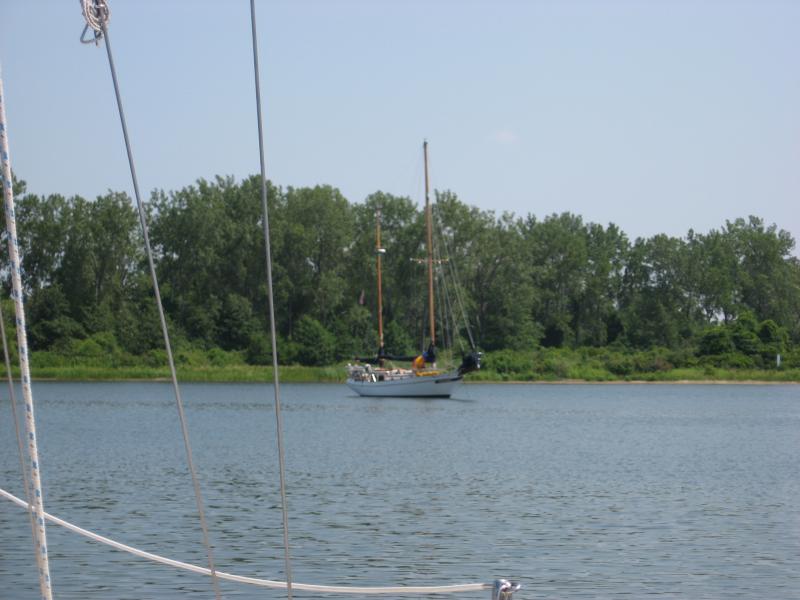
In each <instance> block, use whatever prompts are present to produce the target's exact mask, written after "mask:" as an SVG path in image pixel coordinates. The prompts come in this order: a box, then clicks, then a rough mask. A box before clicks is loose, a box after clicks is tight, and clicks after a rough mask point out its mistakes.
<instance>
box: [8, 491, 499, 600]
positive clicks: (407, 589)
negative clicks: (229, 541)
mask: <svg viewBox="0 0 800 600" xmlns="http://www.w3.org/2000/svg"><path fill="white" fill-rule="evenodd" d="M0 496H2V497H3V498H5V499H7V500H10V501H11V502H13V503H14V504H16V505H18V506H21V507H23V508H25V507H27V506H28V504H27V502H25V501H24V500H22V499H20V498H17V497H16V496H14V495H13V494H10V493H9V492H7V491H5V490H4V489H2V488H0ZM44 517H45V519H47V520H48V521H50V522H51V523H55V524H56V525H60V526H61V527H64V528H65V529H68V530H70V531H72V532H74V533H77V534H79V535H82V536H83V537H85V538H88V539H90V540H94V541H95V542H99V543H101V544H105V545H106V546H110V547H112V548H115V549H117V550H121V551H122V552H128V553H129V554H133V555H134V556H138V557H140V558H145V559H147V560H151V561H153V562H157V563H161V564H162V565H167V566H170V567H175V568H177V569H182V570H184V571H190V572H192V573H197V574H199V575H211V571H210V570H209V569H207V568H205V567H199V566H197V565H193V564H190V563H185V562H182V561H179V560H173V559H171V558H166V557H164V556H159V555H158V554H153V553H152V552H145V551H144V550H139V549H138V548H134V547H133V546H128V545H127V544H122V543H120V542H116V541H114V540H112V539H110V538H107V537H104V536H102V535H98V534H96V533H93V532H91V531H89V530H87V529H83V528H82V527H78V526H77V525H74V524H72V523H69V522H67V521H64V520H63V519H59V518H58V517H55V516H53V515H51V514H48V513H44ZM216 577H218V578H219V579H224V580H226V581H235V582H237V583H244V584H248V585H254V586H259V587H266V588H272V589H287V588H288V585H287V582H285V581H274V580H272V579H259V578H256V577H247V576H244V575H234V574H233V573H226V572H224V571H216ZM501 581H502V580H501ZM494 585H495V584H494V583H464V584H457V585H429V586H424V585H423V586H420V585H417V586H394V587H372V586H367V587H365V586H353V587H350V586H343V585H314V584H309V583H293V584H292V588H293V589H295V590H301V591H305V592H320V593H330V594H452V593H457V592H478V591H482V590H491V589H493V587H494Z"/></svg>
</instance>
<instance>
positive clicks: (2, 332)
mask: <svg viewBox="0 0 800 600" xmlns="http://www.w3.org/2000/svg"><path fill="white" fill-rule="evenodd" d="M0 336H2V337H3V359H4V360H5V366H6V375H7V379H8V397H9V400H10V401H11V418H13V419H14V433H15V434H16V437H17V453H18V454H19V470H20V473H22V487H23V488H24V489H25V498H26V499H27V500H28V518H29V520H30V522H31V537H32V539H33V553H34V555H36V566H37V568H39V569H41V568H42V560H41V557H40V556H39V552H37V550H36V524H35V521H34V519H33V503H32V502H31V482H30V478H29V477H28V469H27V468H26V467H25V450H24V448H23V444H22V432H20V430H19V417H18V416H17V395H16V394H15V393H14V376H13V375H12V374H11V358H10V357H9V355H8V338H7V337H6V325H5V318H4V317H3V310H2V308H0Z"/></svg>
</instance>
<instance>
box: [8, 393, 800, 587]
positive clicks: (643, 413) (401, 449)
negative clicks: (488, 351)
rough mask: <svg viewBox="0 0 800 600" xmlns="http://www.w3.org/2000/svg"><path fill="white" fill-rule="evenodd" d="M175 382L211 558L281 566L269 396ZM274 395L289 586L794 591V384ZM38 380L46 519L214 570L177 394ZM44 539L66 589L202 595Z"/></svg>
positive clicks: (25, 569)
mask: <svg viewBox="0 0 800 600" xmlns="http://www.w3.org/2000/svg"><path fill="white" fill-rule="evenodd" d="M182 389H183V392H184V395H185V402H186V405H187V408H186V411H187V417H188V420H189V427H190V433H191V436H192V443H193V446H194V451H195V460H196V463H197V465H198V467H199V470H200V476H201V480H202V488H203V492H204V496H205V502H206V507H207V512H208V517H209V521H210V529H211V536H212V540H213V542H214V544H215V547H216V554H217V566H218V568H219V569H221V570H225V571H230V572H234V573H237V574H244V575H252V576H256V577H268V578H275V579H282V578H283V550H282V529H281V513H280V500H279V492H278V473H277V459H276V451H275V425H274V409H273V405H272V402H271V399H272V396H271V388H268V387H265V386H258V385H205V384H196V385H185V386H183V388H182ZM282 389H283V394H284V427H285V442H286V452H287V458H286V464H287V468H288V474H287V481H288V486H289V491H288V493H289V507H290V535H291V543H292V554H293V568H294V577H295V580H296V581H302V582H307V583H327V584H352V585H355V584H359V585H397V584H404V583H405V584H412V583H415V584H420V585H440V584H445V583H466V582H477V581H491V580H492V579H494V578H495V577H509V578H515V579H517V580H519V581H520V582H521V583H522V584H523V586H524V589H523V590H522V591H521V592H518V594H517V595H516V597H517V598H630V597H633V598H640V597H643V596H659V597H663V598H692V599H696V598H720V599H721V598H726V599H727V598H772V599H780V598H800V466H799V465H800V461H798V458H797V456H798V451H800V388H798V387H797V386H749V385H748V386H721V385H674V386H673V385H658V386H655V385H653V386H647V385H558V386H548V385H538V386H528V385H472V386H464V387H463V388H462V389H461V390H460V391H459V393H458V398H455V399H451V400H409V399H396V400H395V399H367V398H360V397H354V396H352V395H351V394H350V392H349V391H348V390H347V389H346V388H345V386H343V385H341V386H337V385H286V386H284V387H283V388H282ZM34 392H35V394H36V397H37V406H38V409H37V420H38V425H39V435H40V437H39V440H40V451H41V458H42V473H43V478H44V485H45V502H46V509H47V510H48V512H50V513H52V514H55V515H57V516H60V517H62V518H64V519H67V520H68V521H72V522H74V523H76V524H78V525H80V526H82V527H85V528H87V529H91V530H93V531H97V532H98V533H101V534H104V535H107V536H109V537H112V538H114V539H117V540H119V541H122V542H124V543H128V544H131V545H133V546H137V547H140V548H143V549H145V550H149V551H151V552H155V553H158V554H163V555H167V556H169V557H171V558H175V559H178V560H184V561H187V562H193V563H195V564H200V565H203V564H205V558H204V551H203V549H202V544H201V536H200V531H199V526H198V521H197V517H196V511H195V506H194V498H193V495H192V487H191V481H190V478H189V476H188V472H187V469H186V466H185V457H184V450H183V442H182V439H181V436H180V430H179V425H178V421H177V414H176V410H175V406H174V400H173V397H172V392H171V388H170V386H169V385H166V384H143V383H102V384H100V383H98V384H64V383H37V384H36V385H35V387H34ZM10 413H11V411H10V408H9V407H8V403H7V399H6V397H5V395H3V402H2V404H0V486H2V487H3V488H5V489H7V490H8V491H10V492H12V493H14V494H16V495H17V496H22V495H23V494H22V485H21V483H20V475H19V467H18V459H17V454H16V443H15V441H14V438H13V427H12V424H11V423H10ZM47 531H48V536H49V546H50V557H51V568H52V575H53V582H54V591H55V593H56V597H57V598H80V599H96V598H97V599H99V598H103V599H108V598H111V599H128V598H130V599H137V600H138V599H145V598H148V599H149V598H153V599H156V598H158V599H162V598H168V599H169V598H187V597H192V598H195V597H197V598H213V592H212V590H211V586H210V584H209V582H208V580H207V579H206V578H203V577H202V576H199V575H193V574H190V573H182V572H179V571H175V570H173V569H170V568H168V567H164V566H159V565H154V564H151V563H148V562H146V561H143V560H141V559H137V558H134V557H130V556H128V555H126V554H122V553H120V552H116V551H113V550H110V549H108V548H106V547H104V546H100V545H98V544H95V543H93V542H89V541H86V540H84V539H83V538H80V537H78V536H76V535H75V534H72V533H69V532H67V531H64V530H62V529H61V528H59V527H57V526H55V525H49V526H48V530H47ZM222 589H223V592H224V594H225V596H226V597H228V598H265V597H266V598H280V597H285V595H284V594H283V593H282V592H279V591H269V590H262V589H259V588H251V587H247V586H243V585H239V584H231V583H226V582H222ZM37 590H38V583H37V579H36V574H35V569H34V566H33V551H32V544H31V537H30V529H29V526H28V521H27V518H26V517H25V513H24V511H23V510H22V509H20V508H18V507H16V506H15V505H12V504H11V503H9V502H7V501H5V500H2V499H0V597H2V598H9V599H13V600H17V599H19V600H25V599H34V598H38V592H37ZM298 596H299V597H311V596H312V595H309V594H298ZM459 597H475V598H488V597H489V594H488V593H478V594H466V595H465V594H462V595H460V596H459Z"/></svg>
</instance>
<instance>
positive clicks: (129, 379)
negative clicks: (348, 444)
mask: <svg viewBox="0 0 800 600" xmlns="http://www.w3.org/2000/svg"><path fill="white" fill-rule="evenodd" d="M31 380H32V381H33V382H50V383H135V382H140V383H171V382H172V380H171V378H169V377H82V378H77V377H58V376H54V377H46V376H44V377H32V378H31ZM14 382H15V383H17V382H19V379H18V378H14ZM178 382H179V383H263V384H270V383H272V378H264V379H225V378H221V379H213V378H195V377H185V378H181V377H180V376H179V377H178ZM280 383H281V384H282V385H293V384H301V385H309V384H311V385H331V384H333V385H336V384H339V385H344V381H335V380H318V379H317V380H314V379H308V380H306V381H299V380H296V379H291V378H290V379H289V380H285V379H281V380H280ZM464 383H465V384H466V385H800V381H797V380H786V381H780V380H775V379H674V380H670V379H659V380H648V379H618V380H612V381H592V380H590V379H554V380H551V381H543V380H538V381H524V380H501V379H498V380H489V379H483V380H479V381H469V380H465V381H464Z"/></svg>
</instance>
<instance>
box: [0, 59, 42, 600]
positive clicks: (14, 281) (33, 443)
mask: <svg viewBox="0 0 800 600" xmlns="http://www.w3.org/2000/svg"><path fill="white" fill-rule="evenodd" d="M8 152H9V150H8V136H7V135H6V107H5V100H4V98H3V77H2V73H0V163H2V171H1V172H0V175H1V177H0V180H2V185H3V197H4V200H5V208H6V232H7V237H8V258H9V261H10V262H11V265H10V266H11V269H10V271H11V285H12V289H11V297H12V298H13V299H14V314H15V315H16V318H17V348H18V349H19V350H18V354H19V372H20V378H21V379H22V399H23V400H24V401H25V431H26V433H27V441H28V458H29V459H30V463H29V464H30V475H31V477H30V484H31V489H30V493H31V496H32V498H33V506H32V512H33V522H34V525H35V528H34V540H35V543H36V564H37V566H38V571H39V587H40V588H41V592H42V598H43V600H52V598H53V590H52V585H51V581H50V560H49V558H48V556H47V532H46V531H45V526H44V519H43V518H42V515H43V514H44V500H43V498H42V496H43V493H42V477H41V473H40V471H39V446H38V442H37V437H36V419H35V418H34V410H33V392H32V391H31V370H30V364H29V363H28V334H27V330H26V328H25V306H24V304H23V300H22V263H21V262H20V257H19V242H18V241H17V221H16V217H15V209H14V189H13V186H12V180H11V159H10V158H9V154H8ZM12 402H13V399H12ZM15 418H16V415H15Z"/></svg>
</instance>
